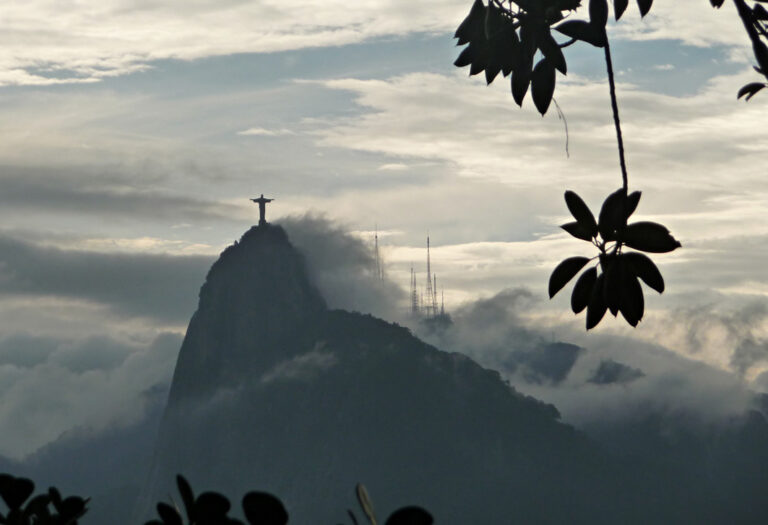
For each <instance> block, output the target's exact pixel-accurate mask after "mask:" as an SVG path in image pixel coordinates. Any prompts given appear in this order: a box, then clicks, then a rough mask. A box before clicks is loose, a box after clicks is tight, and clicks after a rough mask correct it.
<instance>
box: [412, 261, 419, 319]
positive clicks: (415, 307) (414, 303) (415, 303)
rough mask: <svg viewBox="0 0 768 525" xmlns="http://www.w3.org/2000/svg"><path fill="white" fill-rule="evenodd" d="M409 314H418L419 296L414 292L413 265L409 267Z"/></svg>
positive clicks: (414, 277) (414, 276)
mask: <svg viewBox="0 0 768 525" xmlns="http://www.w3.org/2000/svg"><path fill="white" fill-rule="evenodd" d="M411 314H413V315H414V316H415V315H418V314H419V294H418V292H417V291H416V273H414V271H413V265H411Z"/></svg>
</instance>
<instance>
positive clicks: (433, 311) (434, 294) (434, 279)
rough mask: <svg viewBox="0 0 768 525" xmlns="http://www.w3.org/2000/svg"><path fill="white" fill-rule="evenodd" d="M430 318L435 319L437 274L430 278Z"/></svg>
mask: <svg viewBox="0 0 768 525" xmlns="http://www.w3.org/2000/svg"><path fill="white" fill-rule="evenodd" d="M431 299H432V317H437V274H435V275H433V276H432V297H431Z"/></svg>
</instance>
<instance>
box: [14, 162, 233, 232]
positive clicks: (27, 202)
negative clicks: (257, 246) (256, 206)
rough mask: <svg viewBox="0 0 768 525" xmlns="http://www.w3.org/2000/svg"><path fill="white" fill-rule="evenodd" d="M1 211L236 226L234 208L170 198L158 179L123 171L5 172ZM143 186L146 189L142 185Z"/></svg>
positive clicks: (175, 194) (37, 169) (20, 169)
mask: <svg viewBox="0 0 768 525" xmlns="http://www.w3.org/2000/svg"><path fill="white" fill-rule="evenodd" d="M2 170H3V176H2V178H0V206H1V207H2V209H3V210H5V211H14V212H18V211H21V210H24V211H36V212H40V211H45V212H57V213H60V212H65V213H72V214H77V215H98V216H122V217H127V218H131V219H134V220H135V219H136V218H141V219H144V218H154V219H168V220H172V221H174V222H179V221H192V220H208V221H210V220H231V217H232V216H233V214H234V213H235V212H234V210H233V209H232V208H231V206H229V205H227V204H223V203H219V202H215V201H211V200H204V199H196V198H192V197H187V196H184V195H182V194H180V193H179V192H178V189H176V191H174V192H173V193H171V192H170V191H166V190H164V189H163V188H162V184H158V182H160V181H158V180H157V178H156V177H153V176H151V175H148V174H147V173H142V175H141V177H140V178H139V177H137V176H136V175H135V174H131V173H128V172H127V171H126V170H125V169H124V168H104V169H103V171H98V172H95V171H94V169H93V168H88V169H84V170H75V169H73V168H58V167H57V168H56V169H55V170H54V169H48V168H43V167H35V168H26V167H18V166H3V167H2ZM138 181H141V184H138Z"/></svg>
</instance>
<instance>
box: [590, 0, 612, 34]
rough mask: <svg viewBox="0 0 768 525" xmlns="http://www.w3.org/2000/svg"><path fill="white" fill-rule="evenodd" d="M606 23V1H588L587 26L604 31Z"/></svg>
mask: <svg viewBox="0 0 768 525" xmlns="http://www.w3.org/2000/svg"><path fill="white" fill-rule="evenodd" d="M607 23H608V0H589V24H590V25H591V26H593V27H599V28H603V29H605V24H607Z"/></svg>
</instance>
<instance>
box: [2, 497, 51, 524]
mask: <svg viewBox="0 0 768 525" xmlns="http://www.w3.org/2000/svg"><path fill="white" fill-rule="evenodd" d="M50 502H51V497H50V496H49V495H48V494H39V495H37V496H35V497H34V498H32V499H31V500H29V502H28V503H27V505H26V506H25V507H24V516H25V517H27V518H29V517H31V516H35V517H36V518H37V521H38V523H41V524H44V523H47V521H46V520H48V519H50V517H51V513H50V511H49V510H48V504H49V503H50ZM0 523H2V522H1V521H0Z"/></svg>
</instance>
